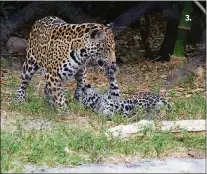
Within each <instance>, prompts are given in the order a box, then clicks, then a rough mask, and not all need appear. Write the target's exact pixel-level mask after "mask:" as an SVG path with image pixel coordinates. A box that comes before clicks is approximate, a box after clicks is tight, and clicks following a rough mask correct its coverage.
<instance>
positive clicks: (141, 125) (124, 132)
mask: <svg viewBox="0 0 207 174" xmlns="http://www.w3.org/2000/svg"><path fill="white" fill-rule="evenodd" d="M146 126H150V127H151V128H152V129H153V130H155V129H158V128H159V129H160V130H161V131H167V132H168V131H169V132H171V133H175V134H180V133H181V132H182V131H183V130H185V131H187V132H189V133H192V132H193V133H201V132H204V131H205V130H206V129H205V120H180V121H162V122H160V123H159V124H158V125H156V124H155V122H154V121H147V120H141V121H139V122H138V123H134V124H130V125H119V126H116V127H114V128H111V129H109V130H108V132H107V133H106V135H107V136H108V137H111V136H113V137H120V138H127V137H130V136H132V135H135V134H137V135H138V134H139V133H142V131H143V130H144V129H145V128H146Z"/></svg>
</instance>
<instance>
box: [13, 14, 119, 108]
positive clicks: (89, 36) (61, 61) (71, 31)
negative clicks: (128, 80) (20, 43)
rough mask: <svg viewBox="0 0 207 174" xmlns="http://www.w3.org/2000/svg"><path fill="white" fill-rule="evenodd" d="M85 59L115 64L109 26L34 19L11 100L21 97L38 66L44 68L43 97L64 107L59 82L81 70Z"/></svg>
mask: <svg viewBox="0 0 207 174" xmlns="http://www.w3.org/2000/svg"><path fill="white" fill-rule="evenodd" d="M89 60H93V61H94V62H97V63H98V64H99V65H100V66H101V64H103V61H109V62H110V63H114V64H115V61H116V59H115V41H114V36H113V33H112V30H111V29H110V27H109V26H104V25H102V24H96V23H83V24H68V23H66V22H65V21H63V20H62V19H60V18H58V17H52V16H49V17H45V18H43V19H40V20H38V21H36V22H35V24H34V25H33V27H32V30H31V32H30V35H29V39H28V45H27V49H26V60H25V62H24V64H23V68H22V73H21V84H20V86H19V89H18V91H17V96H16V98H15V99H14V102H15V103H19V102H20V101H22V100H25V95H26V88H27V86H28V83H29V82H30V80H31V78H32V76H33V75H34V73H35V72H36V71H37V70H38V69H39V68H42V69H44V70H45V79H46V85H45V90H44V91H45V94H46V96H47V97H49V99H50V101H51V103H52V104H54V105H55V106H56V107H57V108H59V109H60V110H62V109H63V110H65V109H67V105H66V100H65V97H64V94H63V89H62V82H63V80H66V79H70V78H72V77H75V78H76V74H77V73H78V72H79V71H83V72H85V67H86V65H87V63H88V61H89ZM84 76H85V75H83V76H82V77H83V79H82V80H83V81H84Z"/></svg>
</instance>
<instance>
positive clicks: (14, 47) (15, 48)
mask: <svg viewBox="0 0 207 174" xmlns="http://www.w3.org/2000/svg"><path fill="white" fill-rule="evenodd" d="M26 45H27V40H25V39H22V38H18V37H10V38H9V40H8V41H7V42H6V49H7V51H8V52H9V53H18V54H19V55H25V54H26Z"/></svg>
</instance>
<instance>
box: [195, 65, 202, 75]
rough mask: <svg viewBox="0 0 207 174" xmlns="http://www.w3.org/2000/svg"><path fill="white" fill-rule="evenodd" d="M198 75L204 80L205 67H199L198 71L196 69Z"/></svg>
mask: <svg viewBox="0 0 207 174" xmlns="http://www.w3.org/2000/svg"><path fill="white" fill-rule="evenodd" d="M195 73H196V75H197V76H198V77H200V78H203V75H204V70H203V67H201V66H199V67H198V68H197V69H196V72H195Z"/></svg>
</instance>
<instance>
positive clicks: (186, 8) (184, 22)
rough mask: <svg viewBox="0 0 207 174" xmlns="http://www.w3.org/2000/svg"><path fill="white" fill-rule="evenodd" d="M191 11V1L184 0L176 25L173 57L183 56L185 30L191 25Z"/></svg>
mask: <svg viewBox="0 0 207 174" xmlns="http://www.w3.org/2000/svg"><path fill="white" fill-rule="evenodd" d="M191 12H192V2H191V1H184V2H183V11H182V14H181V18H180V22H179V26H178V35H177V39H176V43H175V48H174V52H173V57H179V58H185V42H186V36H187V31H188V30H190V27H191V16H190V14H191Z"/></svg>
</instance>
